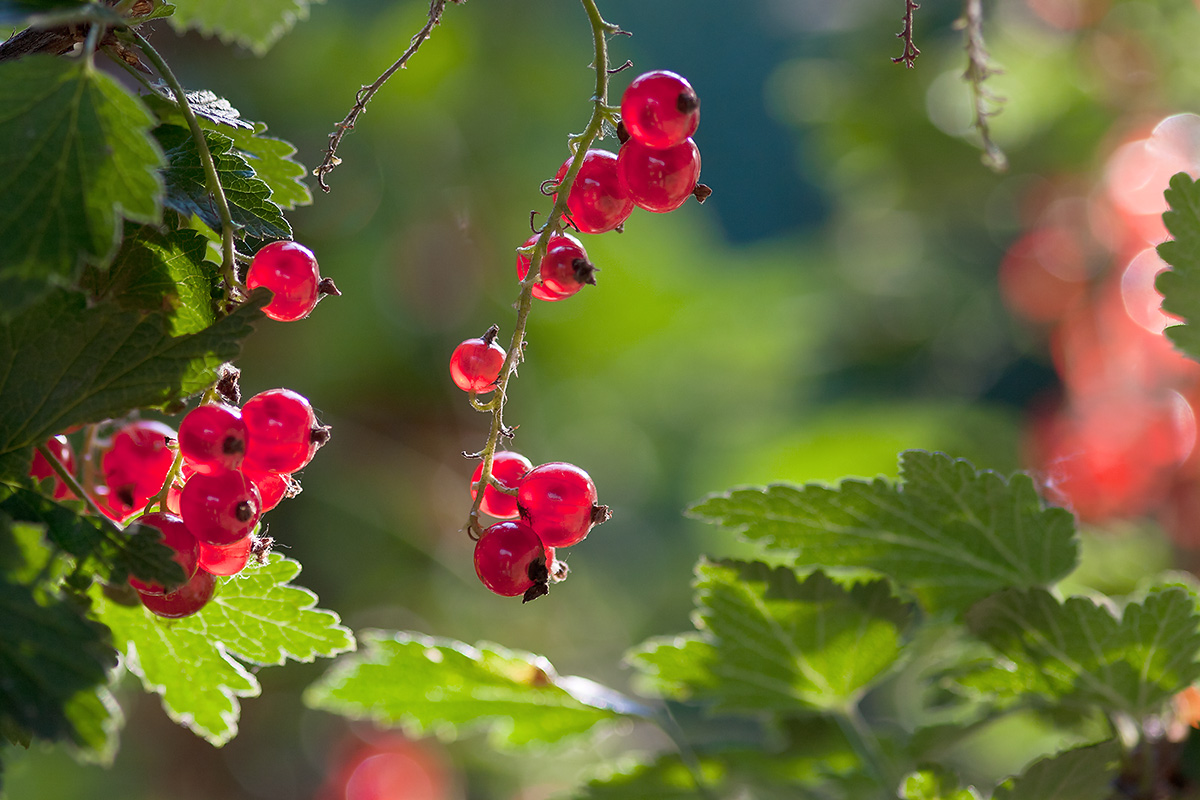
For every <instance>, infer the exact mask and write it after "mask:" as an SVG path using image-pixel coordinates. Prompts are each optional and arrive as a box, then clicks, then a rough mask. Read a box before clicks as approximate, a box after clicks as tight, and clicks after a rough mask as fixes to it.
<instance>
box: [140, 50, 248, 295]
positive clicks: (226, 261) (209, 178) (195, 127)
mask: <svg viewBox="0 0 1200 800" xmlns="http://www.w3.org/2000/svg"><path fill="white" fill-rule="evenodd" d="M129 34H130V36H132V37H133V39H134V41H135V42H136V43H137V46H138V49H139V50H141V51H142V53H143V54H144V55H145V56H146V58H148V59H149V60H150V63H151V64H153V65H154V68H155V69H156V70H158V74H159V75H161V76H162V78H163V80H165V81H166V82H167V85H168V86H170V87H171V92H172V93H173V94H174V95H175V101H176V102H177V103H179V110H180V111H182V112H183V116H184V119H186V120H187V124H188V129H189V130H190V131H191V132H192V140H193V141H194V142H195V143H196V149H197V150H198V151H199V152H200V163H201V164H202V165H203V166H204V178H205V184H206V185H207V187H208V191H209V193H210V194H211V195H212V196H213V199H214V200H216V203H217V214H218V216H220V218H221V253H222V255H221V272H222V273H223V274H224V276H225V283H226V286H227V288H228V294H229V295H230V296H232V294H233V291H234V289H235V287H237V285H238V282H237V273H236V271H235V269H234V264H235V263H236V262H235V256H234V251H233V233H234V228H233V216H232V215H231V214H230V213H229V201H228V200H227V199H226V198H225V189H224V187H222V186H221V178H220V176H219V175H218V174H217V165H216V163H215V162H214V161H213V157H212V152H211V151H210V150H209V149H208V142H206V141H205V140H204V131H203V130H201V129H200V121H199V120H198V119H196V112H194V111H192V107H191V105H190V104H189V103H188V99H187V92H185V91H184V89H183V86H181V85H180V83H179V79H178V78H176V77H175V73H174V72H172V71H171V68H170V67H169V66H168V65H167V62H166V61H165V60H164V59H163V57H162V56H161V55H159V53H158V51H157V50H155V49H154V47H153V46H151V44H150V42H148V41H146V37H144V36H142V35H141V34H140V33H138V32H137V31H135V30H133V29H130V31H129Z"/></svg>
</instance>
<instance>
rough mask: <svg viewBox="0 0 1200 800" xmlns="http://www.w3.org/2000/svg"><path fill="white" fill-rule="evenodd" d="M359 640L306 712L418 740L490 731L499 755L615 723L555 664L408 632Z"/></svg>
mask: <svg viewBox="0 0 1200 800" xmlns="http://www.w3.org/2000/svg"><path fill="white" fill-rule="evenodd" d="M361 639H362V641H363V642H364V643H365V644H366V648H365V650H363V651H362V652H360V653H358V654H356V655H353V656H350V657H348V658H344V659H341V660H340V662H339V663H338V664H337V665H335V666H334V667H333V669H331V670H330V671H329V672H328V673H326V675H325V676H324V677H322V678H321V679H320V680H319V681H317V683H315V684H313V685H312V686H310V687H309V689H308V691H307V692H306V693H305V696H304V699H305V702H306V703H307V704H308V705H309V706H312V707H313V708H319V709H323V710H325V711H330V712H333V713H335V714H342V715H343V716H347V717H351V718H354V719H370V720H372V721H374V722H377V723H380V724H383V725H393V726H398V727H400V728H402V729H403V730H404V731H405V732H406V733H408V734H410V735H413V736H423V735H428V734H435V735H437V736H439V737H440V738H442V739H446V740H452V739H457V738H460V737H463V736H466V735H468V734H470V733H474V732H477V731H483V730H486V731H488V732H489V733H490V739H491V741H492V743H493V744H494V745H496V746H501V747H503V746H508V747H516V746H522V745H529V744H538V743H553V742H558V741H560V740H562V739H564V738H566V737H568V736H572V735H576V734H581V733H584V732H586V731H588V730H591V729H592V728H593V727H594V726H595V725H596V724H597V723H600V722H604V721H606V720H610V719H613V718H614V717H616V716H617V713H616V712H614V711H613V710H612V709H611V708H610V707H596V706H592V705H588V704H586V703H584V702H582V701H581V700H579V699H577V698H576V697H575V696H573V695H572V694H571V693H570V692H568V691H567V690H566V689H565V688H563V685H561V684H560V678H559V677H558V676H557V675H556V674H555V672H554V668H553V667H552V666H550V662H548V661H546V660H545V659H544V658H539V657H537V656H533V655H530V654H528V653H518V652H513V651H510V650H506V649H504V648H502V647H498V646H496V645H490V644H482V645H479V646H478V647H471V646H470V645H467V644H463V643H462V642H455V641H451V640H448V639H434V638H431V637H427V636H421V635H419V634H413V633H405V632H399V633H387V632H383V631H374V632H369V633H364V634H362V636H361ZM609 705H611V704H606V706H609Z"/></svg>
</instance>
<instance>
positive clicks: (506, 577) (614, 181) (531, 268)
mask: <svg viewBox="0 0 1200 800" xmlns="http://www.w3.org/2000/svg"><path fill="white" fill-rule="evenodd" d="M584 5H585V7H586V8H587V9H588V12H589V16H590V17H591V21H592V29H593V33H594V39H595V44H596V59H595V61H594V63H595V64H596V93H595V98H594V103H595V109H594V111H593V114H592V120H591V122H590V123H589V125H588V127H587V129H586V130H585V131H584V132H583V133H582V134H579V135H576V136H572V137H571V138H570V140H569V144H570V148H571V152H572V155H571V157H570V158H568V159H567V160H566V161H565V162H564V163H563V165H562V166H561V167H560V168H559V169H558V172H557V174H556V175H555V176H554V179H553V180H551V181H547V182H546V183H545V184H544V185H543V187H542V191H543V193H545V194H551V195H553V197H554V208H553V210H552V211H551V214H550V221H549V222H548V223H547V224H546V225H545V226H543V227H542V228H541V229H539V230H537V231H535V233H534V235H533V236H531V237H529V239H527V240H526V241H525V242H524V244H522V245H521V247H519V248H518V249H517V263H516V266H517V279H518V281H519V282H520V286H521V294H520V297H519V299H518V301H517V324H516V329H515V331H514V333H513V337H512V342H511V344H510V345H509V348H508V350H505V349H504V347H502V346H501V345H500V344H499V343H497V342H496V338H497V336H498V335H499V333H500V329H499V327H498V326H495V325H493V326H492V327H490V328H489V329H488V330H487V332H486V333H484V335H483V336H481V337H479V338H477V339H467V340H466V341H464V342H462V343H461V344H460V345H458V347H456V348H455V349H454V352H453V353H452V354H451V356H450V376H451V379H452V380H453V381H454V383H455V385H456V386H458V387H459V388H460V389H462V390H463V391H465V392H467V393H468V394H469V397H470V402H471V405H472V406H473V407H474V408H475V409H477V410H479V411H483V412H488V413H491V414H492V427H491V432H490V434H489V436H488V440H487V443H486V444H485V445H484V447H483V449H482V450H480V451H479V452H478V453H464V455H466V456H468V457H471V458H479V459H480V462H481V463H480V464H479V466H477V467H476V468H475V472H474V474H473V475H472V476H471V484H470V487H471V497H472V498H473V499H474V505H473V506H472V508H471V512H470V515H469V518H468V522H467V526H466V528H467V531H468V533H469V535H470V536H471V537H472V538H473V539H474V540H475V558H474V560H475V573H476V574H477V575H478V576H479V580H480V581H481V582H482V583H483V585H484V586H486V587H487V588H488V589H490V590H491V591H493V592H495V593H496V594H499V595H503V596H506V597H515V596H517V595H521V596H522V597H523V599H524V601H525V602H528V601H529V600H532V599H534V598H536V597H540V596H542V595H544V594H546V593H547V592H548V591H549V585H550V583H551V582H557V581H560V580H562V579H563V578H565V577H566V575H567V568H566V564H565V563H563V562H562V561H560V560H558V558H557V557H556V553H557V551H558V549H560V548H563V547H570V546H571V545H574V544H577V543H579V542H581V541H583V539H584V538H585V537H586V536H587V535H588V533H589V532H590V531H591V529H592V528H593V527H594V526H595V525H598V524H600V523H602V522H605V521H607V520H608V519H609V518H610V516H611V513H610V511H609V509H608V508H607V507H606V506H602V505H600V504H599V503H598V501H597V493H596V485H595V483H593V482H592V479H591V477H590V476H589V475H588V474H587V473H586V472H585V471H583V470H582V469H580V468H579V467H577V466H575V465H573V464H567V463H563V462H551V463H547V464H542V465H541V466H538V467H534V466H533V464H532V463H531V462H530V461H529V459H527V458H525V457H524V456H523V455H520V454H519V453H516V452H512V451H501V450H498V445H499V443H500V439H501V438H502V437H503V438H505V439H512V438H513V435H514V429H513V428H511V427H509V426H506V425H505V424H504V422H503V418H502V415H503V410H504V403H505V400H506V396H505V392H506V388H507V385H508V380H509V377H510V376H511V375H512V374H513V372H514V369H515V367H516V364H517V362H518V361H519V360H520V359H521V357H522V353H523V349H524V334H525V324H526V320H527V317H528V314H529V310H530V307H531V305H532V302H531V301H532V298H537V299H539V300H544V301H547V302H556V301H559V300H565V299H566V298H568V297H571V296H573V295H575V294H576V293H577V292H579V291H580V290H581V289H582V288H583V287H584V286H585V285H594V284H595V283H596V278H595V273H596V272H597V271H598V270H597V268H596V266H595V265H594V264H592V262H591V261H590V260H589V259H588V255H587V251H586V250H585V249H584V246H583V244H582V243H581V242H580V241H579V240H578V239H577V238H575V237H574V236H572V235H571V234H569V233H566V232H565V231H563V227H564V225H568V226H570V227H571V228H573V229H575V230H576V231H578V232H580V233H586V234H599V233H605V232H608V231H612V230H616V231H620V230H622V229H623V225H624V223H625V220H626V219H628V218H629V215H630V214H631V213H632V212H633V209H634V207H635V206H637V207H640V208H644V209H646V210H648V211H653V212H657V213H662V212H667V211H673V210H675V209H677V208H679V207H680V206H681V205H683V203H684V202H686V200H687V198H688V197H689V196H692V195H694V196H695V197H696V198H697V199H698V200H699V201H700V202H703V201H704V199H705V198H706V197H708V195H709V194H710V191H709V189H708V188H707V187H705V186H704V185H703V184H700V183H698V180H699V177H700V151H699V150H698V149H697V147H696V144H695V142H693V141H692V139H691V136H692V134H693V133H695V131H696V127H697V125H698V124H699V122H700V100H699V98H698V97H697V96H696V92H695V91H694V90H693V89H692V87H691V85H690V84H689V83H688V82H687V81H686V80H685V79H684V78H682V77H681V76H679V75H676V74H675V73H673V72H667V71H655V72H648V73H645V74H644V75H641V76H639V77H638V78H636V79H635V80H634V81H633V82H632V83H631V84H630V85H629V88H628V89H627V90H626V91H625V94H624V96H623V99H622V102H621V106H620V108H619V109H618V108H616V107H612V106H609V105H608V104H607V89H608V75H609V72H608V70H607V65H608V58H607V49H606V37H607V36H608V35H612V34H617V33H623V31H621V30H620V29H619V28H618V27H617V26H615V25H612V24H610V23H607V22H605V21H604V20H603V19H601V18H600V16H599V13H598V12H597V11H596V9H595V5H594V4H593V3H588V2H585V3H584ZM605 125H610V126H614V127H615V128H616V130H617V134H618V137H619V138H620V139H621V142H622V146H621V149H620V152H619V153H617V154H614V153H611V152H609V151H606V150H599V149H595V150H593V149H589V148H590V145H591V143H592V141H593V140H595V139H596V138H598V137H599V135H600V134H601V132H602V131H603V128H604V126H605ZM493 392H494V394H493V396H492V397H491V398H490V400H488V401H486V402H484V401H481V400H480V399H479V398H478V395H481V394H491V393H493ZM481 489H482V491H480V490H481ZM481 512H482V513H483V514H486V515H488V516H491V517H494V518H496V519H499V520H502V521H501V522H497V523H496V524H493V525H491V526H490V527H487V528H483V527H482V526H481V525H480V523H479V515H480V513H481Z"/></svg>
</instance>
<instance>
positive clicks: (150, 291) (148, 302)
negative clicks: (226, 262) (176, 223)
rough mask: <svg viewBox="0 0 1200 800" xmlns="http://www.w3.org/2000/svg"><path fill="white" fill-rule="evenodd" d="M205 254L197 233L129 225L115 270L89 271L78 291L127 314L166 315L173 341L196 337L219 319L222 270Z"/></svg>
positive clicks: (205, 247)
mask: <svg viewBox="0 0 1200 800" xmlns="http://www.w3.org/2000/svg"><path fill="white" fill-rule="evenodd" d="M207 254H208V239H207V238H205V237H204V236H202V235H201V234H199V233H197V232H196V231H192V230H187V229H183V230H175V231H170V232H168V233H166V234H164V233H161V232H159V231H158V230H156V229H154V228H152V227H150V226H144V227H141V228H132V226H131V227H130V230H129V231H128V232H127V234H126V236H125V241H124V242H123V243H122V244H121V249H120V250H119V251H118V252H117V256H116V258H115V259H113V263H112V266H110V267H109V268H108V269H107V270H98V269H89V270H87V271H86V272H84V275H83V279H82V280H81V281H80V287H81V288H83V289H86V290H87V291H89V292H91V293H92V295H93V296H95V297H96V298H98V299H100V300H112V301H114V302H115V303H116V304H117V305H119V306H120V307H121V308H123V309H127V310H141V311H161V312H163V313H164V314H165V315H166V317H167V320H168V331H169V333H170V334H171V335H172V336H182V335H183V334H186V333H197V332H199V331H202V330H204V329H205V328H207V327H208V326H209V325H212V324H213V323H214V322H216V320H217V308H216V303H215V301H214V298H213V293H214V291H216V290H217V287H218V285H219V282H220V278H221V270H220V267H218V266H217V265H216V264H213V263H212V262H210V261H206V260H205V256H206V255H207Z"/></svg>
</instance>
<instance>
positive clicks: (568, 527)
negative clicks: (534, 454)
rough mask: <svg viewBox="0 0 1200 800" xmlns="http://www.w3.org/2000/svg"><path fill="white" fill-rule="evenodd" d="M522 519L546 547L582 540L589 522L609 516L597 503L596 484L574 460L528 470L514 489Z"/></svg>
mask: <svg viewBox="0 0 1200 800" xmlns="http://www.w3.org/2000/svg"><path fill="white" fill-rule="evenodd" d="M517 506H518V508H519V509H520V512H521V519H523V520H525V521H526V522H528V523H529V525H530V527H532V528H533V530H534V531H536V532H537V535H538V537H539V538H540V539H541V540H542V542H544V543H545V544H546V546H547V547H569V546H571V545H573V544H576V543H578V542H581V541H583V538H584V537H585V536H587V535H588V531H590V530H591V529H592V526H593V525H595V524H597V523H599V522H603V521H604V520H606V519H608V509H607V508H606V507H604V506H599V505H596V484H594V483H592V479H591V477H589V476H588V474H587V473H586V472H584V471H583V470H581V469H580V468H579V467H577V466H575V465H574V464H564V463H562V462H557V461H556V462H551V463H549V464H542V465H541V466H539V467H535V468H534V469H532V470H530V471H529V473H528V474H526V476H525V477H524V478H522V479H521V486H520V488H519V490H518V492H517Z"/></svg>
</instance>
